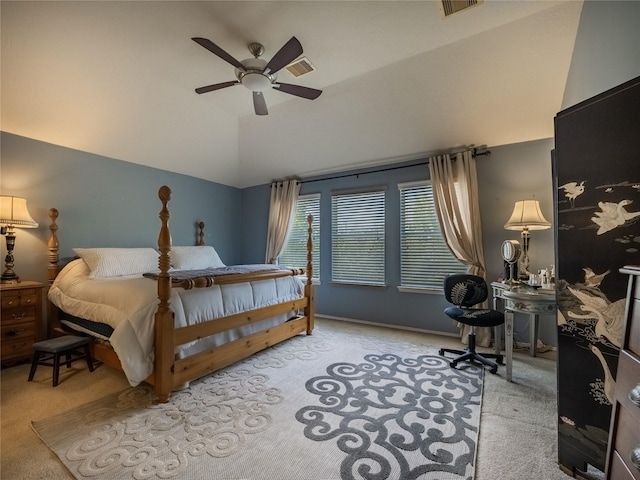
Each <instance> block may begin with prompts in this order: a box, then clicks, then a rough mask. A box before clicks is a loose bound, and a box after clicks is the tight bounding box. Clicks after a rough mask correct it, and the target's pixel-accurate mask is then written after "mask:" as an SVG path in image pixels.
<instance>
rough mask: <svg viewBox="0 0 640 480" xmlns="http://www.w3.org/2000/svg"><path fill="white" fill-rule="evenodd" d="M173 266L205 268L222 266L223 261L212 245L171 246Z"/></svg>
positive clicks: (175, 267) (176, 267) (175, 268)
mask: <svg viewBox="0 0 640 480" xmlns="http://www.w3.org/2000/svg"><path fill="white" fill-rule="evenodd" d="M170 255H171V266H172V267H173V268H174V270H203V269H205V268H220V267H225V266H226V265H225V264H224V263H222V260H220V257H219V256H218V252H216V249H215V248H213V247H210V246H205V245H203V246H200V247H171V254H170Z"/></svg>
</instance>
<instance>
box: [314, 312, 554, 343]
mask: <svg viewBox="0 0 640 480" xmlns="http://www.w3.org/2000/svg"><path fill="white" fill-rule="evenodd" d="M315 316H316V318H326V319H327V320H336V321H338V322H346V323H359V324H361V325H370V326H373V327H381V328H391V329H392V330H404V331H408V332H418V333H427V334H430V335H441V336H443V337H453V338H460V335H459V334H457V333H451V332H441V331H439V330H427V329H424V328H415V327H406V326H404V325H392V324H390V323H380V322H370V321H368V320H359V319H355V318H349V317H336V316H334V315H325V314H323V313H317V312H316V314H315ZM492 345H493V343H492ZM529 346H530V345H529V342H520V341H516V340H515V339H514V341H513V349H514V350H529ZM544 347H545V348H548V349H549V350H551V351H554V352H555V351H557V350H558V347H556V346H555V345H544Z"/></svg>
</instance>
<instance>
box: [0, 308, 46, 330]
mask: <svg viewBox="0 0 640 480" xmlns="http://www.w3.org/2000/svg"><path fill="white" fill-rule="evenodd" d="M36 317H37V311H36V309H35V307H22V308H3V309H2V326H3V327H4V326H5V325H11V324H14V323H16V322H33V321H34V320H35V319H36Z"/></svg>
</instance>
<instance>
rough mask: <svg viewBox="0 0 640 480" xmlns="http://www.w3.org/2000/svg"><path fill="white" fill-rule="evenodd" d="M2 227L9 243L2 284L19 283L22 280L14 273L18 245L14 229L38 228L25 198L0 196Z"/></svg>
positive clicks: (0, 224)
mask: <svg viewBox="0 0 640 480" xmlns="http://www.w3.org/2000/svg"><path fill="white" fill-rule="evenodd" d="M0 226H1V227H2V235H5V236H6V241H7V256H6V257H5V259H4V267H5V271H4V272H2V277H1V278H0V283H18V282H19V281H20V279H19V277H18V275H17V274H16V272H14V271H13V265H14V263H13V249H14V247H15V244H16V236H15V232H14V228H37V227H38V222H36V221H35V220H34V219H33V218H32V217H31V214H30V213H29V209H28V208H27V201H26V200H25V199H24V198H20V197H13V196H9V195H2V196H0Z"/></svg>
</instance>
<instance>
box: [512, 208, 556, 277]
mask: <svg viewBox="0 0 640 480" xmlns="http://www.w3.org/2000/svg"><path fill="white" fill-rule="evenodd" d="M504 228H505V229H506V230H519V231H520V232H521V237H522V257H521V262H522V269H521V272H522V273H523V274H525V275H529V274H530V273H531V272H530V271H529V230H546V229H547V228H551V224H550V223H549V222H547V220H546V219H545V218H544V215H542V211H541V210H540V202H538V200H519V201H517V202H516V204H515V206H514V207H513V213H511V218H509V221H508V222H507V223H506V224H505V226H504Z"/></svg>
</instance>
